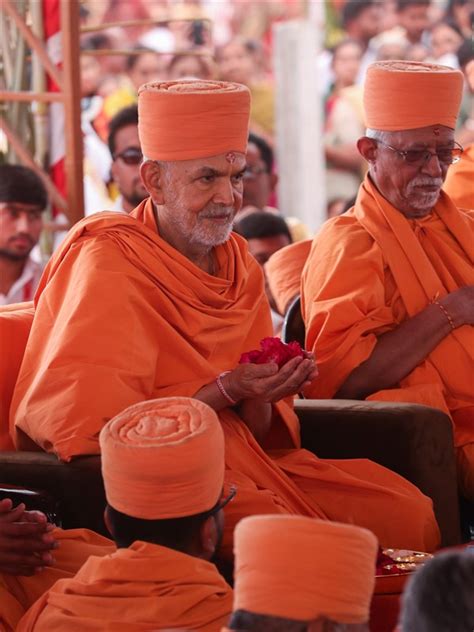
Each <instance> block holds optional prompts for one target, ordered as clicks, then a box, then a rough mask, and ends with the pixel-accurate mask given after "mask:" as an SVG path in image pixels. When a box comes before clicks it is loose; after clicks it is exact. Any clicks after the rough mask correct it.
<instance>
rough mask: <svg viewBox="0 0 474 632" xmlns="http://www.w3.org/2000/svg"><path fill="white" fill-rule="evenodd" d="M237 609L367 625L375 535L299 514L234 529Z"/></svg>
mask: <svg viewBox="0 0 474 632" xmlns="http://www.w3.org/2000/svg"><path fill="white" fill-rule="evenodd" d="M234 550H235V571H234V573H235V586H234V611H236V610H246V611H248V612H252V613H254V614H261V615H266V616H271V617H282V618H286V619H294V620H296V621H305V622H309V621H314V620H316V619H318V618H319V617H326V618H328V619H330V620H332V621H337V622H338V623H348V624H355V623H366V622H367V621H368V620H369V611H370V602H371V599H372V593H373V590H374V584H375V562H376V558H377V551H378V543H377V538H376V537H375V536H374V535H373V533H371V532H370V531H368V530H367V529H361V528H359V527H354V526H352V525H345V524H338V523H334V522H332V523H331V522H323V521H322V520H312V519H311V518H304V517H302V516H253V517H251V518H245V519H244V520H242V521H241V522H239V524H238V525H237V527H236V529H235V544H234Z"/></svg>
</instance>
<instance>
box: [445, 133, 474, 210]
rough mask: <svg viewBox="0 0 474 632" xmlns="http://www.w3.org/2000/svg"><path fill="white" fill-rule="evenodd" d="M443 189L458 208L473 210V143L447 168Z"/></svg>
mask: <svg viewBox="0 0 474 632" xmlns="http://www.w3.org/2000/svg"><path fill="white" fill-rule="evenodd" d="M443 188H444V190H445V191H446V193H447V194H448V195H449V197H450V198H451V199H452V201H453V202H454V204H455V205H456V206H457V207H458V208H465V209H474V143H473V144H472V145H468V146H467V147H466V148H465V149H464V151H463V153H462V156H461V159H460V160H459V162H457V163H455V164H454V165H451V167H449V170H448V175H447V176H446V180H445V181H444V187H443Z"/></svg>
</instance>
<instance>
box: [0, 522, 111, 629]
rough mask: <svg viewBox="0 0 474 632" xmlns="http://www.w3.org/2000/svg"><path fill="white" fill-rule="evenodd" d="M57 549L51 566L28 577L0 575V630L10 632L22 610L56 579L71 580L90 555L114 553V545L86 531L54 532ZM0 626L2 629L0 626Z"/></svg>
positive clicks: (45, 590)
mask: <svg viewBox="0 0 474 632" xmlns="http://www.w3.org/2000/svg"><path fill="white" fill-rule="evenodd" d="M53 535H54V537H55V538H56V540H57V541H58V542H59V548H57V549H56V550H55V551H54V552H53V555H54V558H55V560H56V561H55V564H54V566H51V567H48V568H45V569H44V570H43V571H42V572H41V573H36V574H35V575H33V576H31V577H21V576H17V575H6V574H1V573H0V629H1V630H2V632H14V631H15V630H17V625H18V622H19V621H20V619H21V617H22V616H23V615H24V614H25V613H26V611H27V610H28V609H29V608H30V607H31V606H32V605H33V604H34V602H35V601H36V600H37V599H39V598H40V597H41V596H42V595H43V594H44V593H46V592H47V591H48V590H49V589H50V588H51V587H52V586H53V585H54V584H55V583H56V581H58V580H59V579H65V578H72V577H74V575H75V574H76V573H77V571H78V570H79V569H80V568H81V566H82V565H83V564H84V562H86V560H87V559H88V558H89V556H90V555H94V556H104V555H109V554H111V553H114V552H115V551H116V550H117V549H116V546H115V543H114V542H112V540H109V539H108V538H104V537H102V536H101V535H98V534H97V533H94V532H93V531H89V530H87V529H68V530H67V531H63V530H62V529H56V530H55V531H54V532H53ZM2 626H3V627H2Z"/></svg>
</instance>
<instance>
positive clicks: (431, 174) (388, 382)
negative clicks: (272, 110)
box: [302, 61, 474, 499]
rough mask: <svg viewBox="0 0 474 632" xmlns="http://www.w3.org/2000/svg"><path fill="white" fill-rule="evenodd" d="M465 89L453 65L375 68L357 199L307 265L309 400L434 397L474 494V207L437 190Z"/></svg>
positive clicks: (452, 154) (328, 229) (456, 151)
mask: <svg viewBox="0 0 474 632" xmlns="http://www.w3.org/2000/svg"><path fill="white" fill-rule="evenodd" d="M462 87H463V76H462V74H461V73H460V72H458V71H455V70H452V69H451V68H447V67H445V66H434V65H430V64H418V63H411V62H407V63H405V62H395V61H393V62H391V61H388V62H380V63H376V64H373V65H372V66H371V67H370V68H369V71H368V74H367V79H366V83H365V95H364V103H365V111H366V119H367V126H368V128H369V129H368V131H367V135H366V136H365V137H363V138H361V139H360V140H359V142H358V148H359V151H360V152H361V154H362V155H363V156H364V158H365V159H366V160H367V162H368V164H369V173H368V176H367V177H366V179H365V181H364V182H363V184H362V185H361V188H360V190H359V194H358V197H357V201H356V204H355V206H354V207H353V208H352V209H351V210H350V211H349V212H348V213H346V214H344V215H343V216H341V217H338V218H335V219H333V220H330V221H329V222H327V224H325V226H324V227H323V228H322V230H321V231H320V233H319V234H318V235H317V237H316V238H315V240H314V243H313V247H312V250H311V253H310V256H309V259H308V261H307V263H306V266H305V270H304V272H303V286H302V288H303V309H304V318H305V322H306V332H307V348H308V349H311V350H312V351H315V353H316V355H317V358H318V366H319V369H320V375H319V377H318V379H317V380H315V381H314V382H313V384H312V385H311V387H310V388H309V389H307V391H306V393H307V394H308V395H309V396H310V397H338V398H353V399H364V398H368V399H374V400H387V401H403V402H415V403H421V404H426V405H428V406H434V407H436V408H440V409H442V410H444V411H446V412H447V413H449V414H450V415H451V417H452V419H453V422H454V436H455V444H456V447H457V455H458V463H459V471H460V474H461V476H460V483H461V487H462V491H463V492H464V493H465V494H466V495H467V496H468V497H470V498H471V499H472V498H474V444H473V440H474V329H473V326H472V325H473V323H474V266H473V263H474V214H473V212H472V211H471V212H470V211H463V210H459V209H458V208H457V207H456V206H455V205H454V204H453V202H452V201H451V199H450V198H449V197H448V195H446V194H445V193H444V192H443V191H442V190H441V187H442V185H443V181H444V179H445V177H446V173H447V171H448V169H449V166H450V165H451V164H452V163H453V162H455V161H456V160H457V159H458V158H459V156H460V155H461V153H462V149H461V148H460V147H459V146H458V145H457V143H456V142H455V141H454V127H455V123H456V117H457V113H458V109H459V104H460V100H461V94H462Z"/></svg>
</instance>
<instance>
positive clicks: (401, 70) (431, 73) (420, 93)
mask: <svg viewBox="0 0 474 632" xmlns="http://www.w3.org/2000/svg"><path fill="white" fill-rule="evenodd" d="M463 86H464V78H463V74H462V72H460V71H459V70H453V68H449V67H448V66H439V65H436V64H427V63H422V62H412V61H379V62H375V63H374V64H371V65H370V66H369V68H368V69H367V75H366V78H365V84H364V110H365V124H366V126H367V127H369V128H370V129H374V130H386V131H390V132H394V131H397V130H407V129H416V128H419V127H428V126H429V125H445V126H446V127H450V128H452V129H454V128H455V127H456V119H457V116H458V112H459V107H460V105H461V99H462V92H463Z"/></svg>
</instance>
